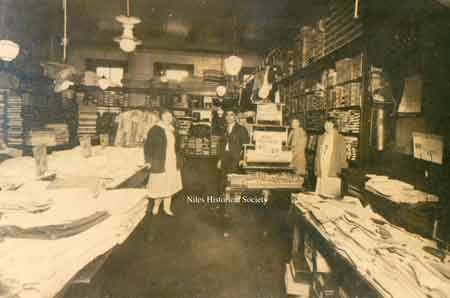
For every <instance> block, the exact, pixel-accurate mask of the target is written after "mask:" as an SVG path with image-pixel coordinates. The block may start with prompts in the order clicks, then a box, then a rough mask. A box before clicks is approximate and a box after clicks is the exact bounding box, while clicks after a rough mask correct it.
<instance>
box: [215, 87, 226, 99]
mask: <svg viewBox="0 0 450 298" xmlns="http://www.w3.org/2000/svg"><path fill="white" fill-rule="evenodd" d="M216 93H217V95H219V96H220V97H223V96H225V94H226V93H227V87H225V86H223V85H220V86H218V87H217V88H216Z"/></svg>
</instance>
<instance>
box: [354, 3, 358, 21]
mask: <svg viewBox="0 0 450 298" xmlns="http://www.w3.org/2000/svg"><path fill="white" fill-rule="evenodd" d="M353 17H354V18H355V19H357V18H359V0H355V14H354V15H353Z"/></svg>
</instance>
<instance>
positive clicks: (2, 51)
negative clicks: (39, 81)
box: [0, 40, 20, 62]
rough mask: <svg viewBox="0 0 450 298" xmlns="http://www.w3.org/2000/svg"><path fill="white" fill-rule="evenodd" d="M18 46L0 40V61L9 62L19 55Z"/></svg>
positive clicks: (9, 41) (8, 41) (11, 42)
mask: <svg viewBox="0 0 450 298" xmlns="http://www.w3.org/2000/svg"><path fill="white" fill-rule="evenodd" d="M19 52H20V46H19V45H18V44H17V43H15V42H13V41H11V40H0V59H2V60H3V61H6V62H11V61H13V60H14V59H16V57H17V56H18V55H19Z"/></svg>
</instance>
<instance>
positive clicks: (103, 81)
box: [98, 76, 109, 90]
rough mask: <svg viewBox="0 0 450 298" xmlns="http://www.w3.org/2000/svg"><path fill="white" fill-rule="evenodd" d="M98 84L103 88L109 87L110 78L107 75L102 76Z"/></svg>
mask: <svg viewBox="0 0 450 298" xmlns="http://www.w3.org/2000/svg"><path fill="white" fill-rule="evenodd" d="M98 86H99V87H100V89H102V90H106V89H108V88H109V80H108V79H107V78H106V77H105V76H103V77H101V79H100V80H98Z"/></svg>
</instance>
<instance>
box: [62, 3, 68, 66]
mask: <svg viewBox="0 0 450 298" xmlns="http://www.w3.org/2000/svg"><path fill="white" fill-rule="evenodd" d="M63 10H64V37H63V63H66V61H67V44H68V42H69V40H68V39H67V0H63Z"/></svg>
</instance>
